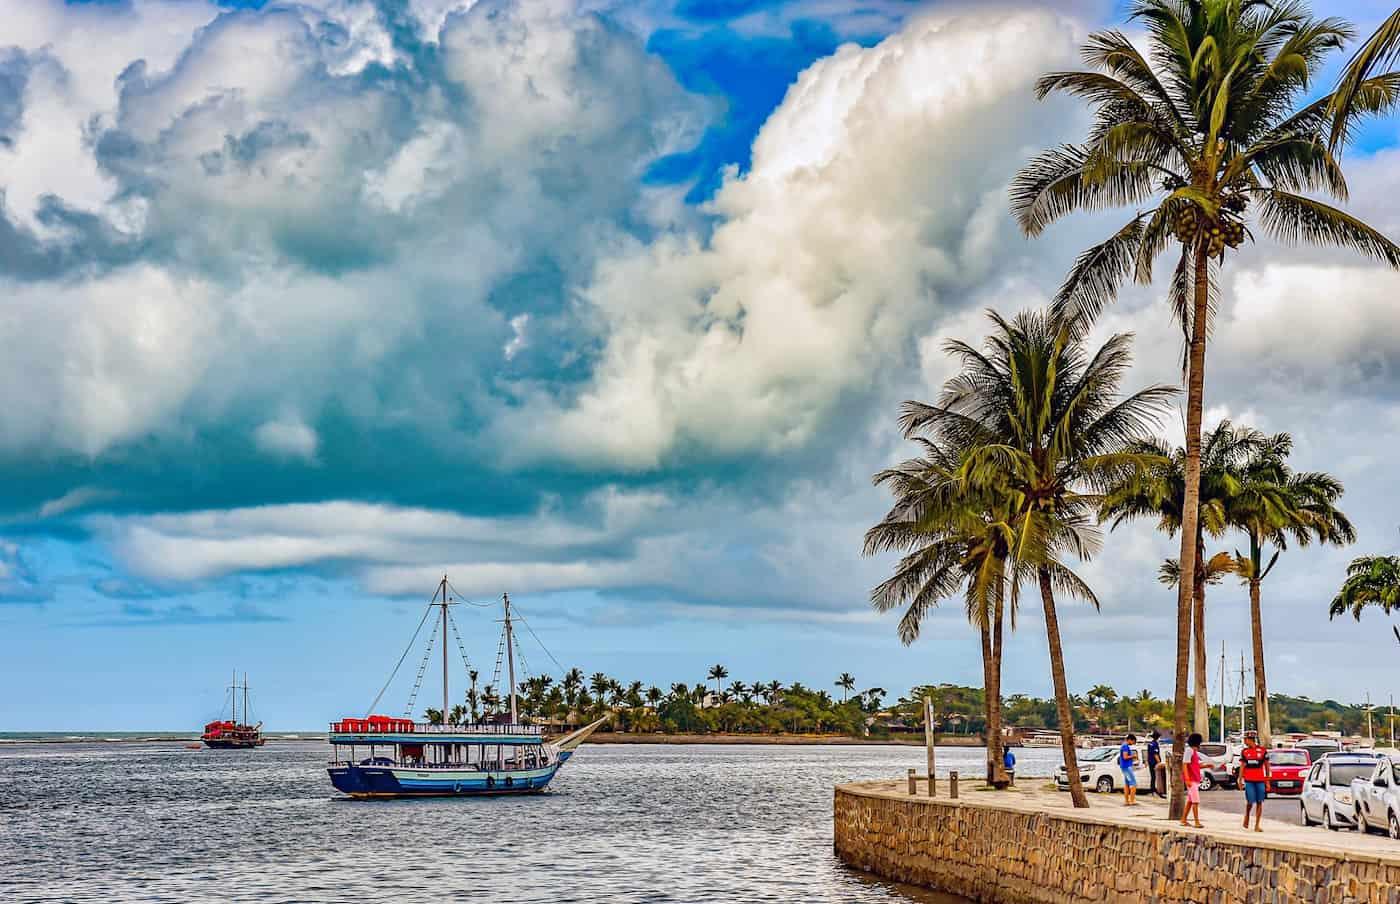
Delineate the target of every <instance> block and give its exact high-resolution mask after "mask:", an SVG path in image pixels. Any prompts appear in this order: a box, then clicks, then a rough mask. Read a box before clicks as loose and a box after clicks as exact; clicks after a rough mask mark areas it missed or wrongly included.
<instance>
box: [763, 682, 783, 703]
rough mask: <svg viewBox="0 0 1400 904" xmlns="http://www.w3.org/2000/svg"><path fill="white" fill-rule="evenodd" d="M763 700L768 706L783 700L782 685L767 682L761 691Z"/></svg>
mask: <svg viewBox="0 0 1400 904" xmlns="http://www.w3.org/2000/svg"><path fill="white" fill-rule="evenodd" d="M763 698H764V699H765V700H767V701H768V702H769V703H770V704H771V703H777V702H778V701H779V700H781V699H782V698H783V683H782V682H781V681H777V680H773V681H770V682H768V686H767V687H766V688H764V690H763Z"/></svg>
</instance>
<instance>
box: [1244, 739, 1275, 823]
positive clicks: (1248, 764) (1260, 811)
mask: <svg viewBox="0 0 1400 904" xmlns="http://www.w3.org/2000/svg"><path fill="white" fill-rule="evenodd" d="M1268 778H1269V751H1268V750H1266V749H1264V748H1263V747H1261V746H1259V732H1257V731H1255V730H1253V729H1250V730H1249V731H1246V732H1245V733H1244V750H1242V751H1240V784H1242V785H1243V786H1244V827H1245V828H1246V829H1247V828H1249V811H1250V810H1254V831H1256V832H1262V831H1264V829H1263V828H1262V827H1261V826H1260V825H1259V822H1260V820H1262V819H1263V818H1264V799H1265V797H1266V796H1267V794H1266V792H1265V784H1264V783H1265V782H1266V781H1267V780H1268ZM1256 808H1257V809H1256Z"/></svg>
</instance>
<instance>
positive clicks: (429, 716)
mask: <svg viewBox="0 0 1400 904" xmlns="http://www.w3.org/2000/svg"><path fill="white" fill-rule="evenodd" d="M423 719H424V720H425V721H427V722H428V723H430V724H432V725H441V724H442V710H440V709H433V708H432V707H429V708H428V709H426V710H424V711H423Z"/></svg>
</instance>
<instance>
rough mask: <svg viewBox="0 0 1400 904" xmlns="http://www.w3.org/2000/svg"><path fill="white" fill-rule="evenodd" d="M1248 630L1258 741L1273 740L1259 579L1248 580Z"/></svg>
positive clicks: (1269, 742)
mask: <svg viewBox="0 0 1400 904" xmlns="http://www.w3.org/2000/svg"><path fill="white" fill-rule="evenodd" d="M1249 630H1250V634H1251V635H1252V640H1253V641H1254V718H1255V720H1256V721H1257V722H1258V723H1259V743H1260V744H1262V745H1264V746H1265V747H1269V746H1270V745H1271V744H1272V743H1273V742H1272V740H1271V739H1270V735H1271V733H1272V730H1271V726H1270V724H1269V687H1268V682H1267V681H1265V680H1264V621H1263V618H1262V614H1261V612H1260V606H1259V579H1258V578H1255V579H1253V580H1251V581H1250V582H1249Z"/></svg>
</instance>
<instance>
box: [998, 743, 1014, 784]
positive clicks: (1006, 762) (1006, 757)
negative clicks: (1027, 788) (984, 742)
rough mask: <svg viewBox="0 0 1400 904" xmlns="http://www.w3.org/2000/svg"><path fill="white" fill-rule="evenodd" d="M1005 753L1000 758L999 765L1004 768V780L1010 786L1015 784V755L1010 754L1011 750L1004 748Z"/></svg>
mask: <svg viewBox="0 0 1400 904" xmlns="http://www.w3.org/2000/svg"><path fill="white" fill-rule="evenodd" d="M1005 750H1006V752H1005V753H1003V754H1002V756H1001V764H1002V765H1003V766H1005V767H1006V780H1007V781H1008V782H1010V783H1011V784H1013V785H1014V784H1016V754H1014V753H1012V752H1011V748H1010V747H1007V748H1005Z"/></svg>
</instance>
